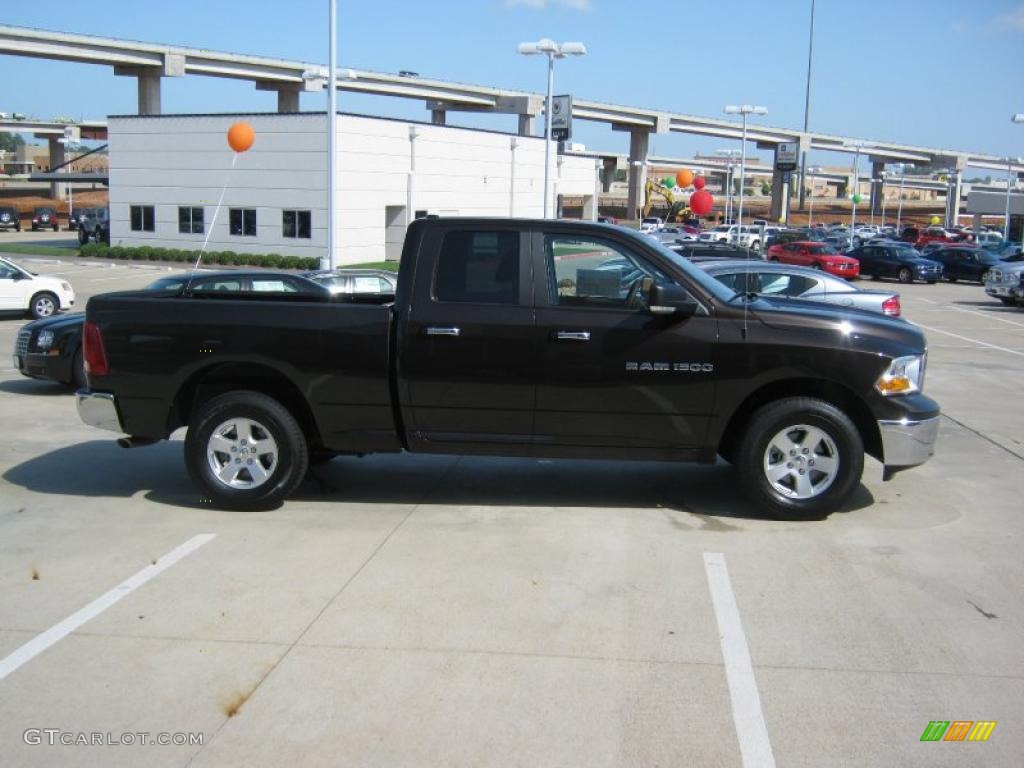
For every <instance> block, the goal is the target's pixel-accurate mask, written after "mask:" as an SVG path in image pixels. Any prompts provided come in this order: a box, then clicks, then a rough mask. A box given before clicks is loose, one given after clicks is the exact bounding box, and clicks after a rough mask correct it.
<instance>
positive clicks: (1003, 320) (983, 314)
mask: <svg viewBox="0 0 1024 768" xmlns="http://www.w3.org/2000/svg"><path fill="white" fill-rule="evenodd" d="M949 309H951V310H953V311H954V312H964V313H965V314H968V315H977V316H978V317H984V318H985V319H986V320H998V321H999V322H1000V323H1009V324H1010V325H1016V326H1017V327H1018V328H1024V323H1018V322H1017V321H1016V320H1007V319H1006V318H1005V317H999V315H998V314H996V313H995V312H978V311H977V310H975V309H964V308H962V307H949Z"/></svg>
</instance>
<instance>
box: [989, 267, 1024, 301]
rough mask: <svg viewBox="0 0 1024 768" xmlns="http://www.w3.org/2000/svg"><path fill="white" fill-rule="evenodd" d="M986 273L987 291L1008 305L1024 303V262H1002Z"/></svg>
mask: <svg viewBox="0 0 1024 768" xmlns="http://www.w3.org/2000/svg"><path fill="white" fill-rule="evenodd" d="M985 275H986V277H985V293H987V294H988V295H989V296H991V297H992V298H994V299H999V300H1000V301H1001V302H1003V304H1005V305H1007V306H1013V305H1014V304H1021V305H1024V282H1022V281H1024V262H1012V263H1007V262H1000V264H999V265H998V266H995V267H991V268H990V269H989V270H988V272H986V273H985Z"/></svg>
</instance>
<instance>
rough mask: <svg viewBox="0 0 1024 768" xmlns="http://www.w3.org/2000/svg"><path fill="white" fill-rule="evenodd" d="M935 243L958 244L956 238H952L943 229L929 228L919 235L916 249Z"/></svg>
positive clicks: (915, 243) (915, 242) (915, 245)
mask: <svg viewBox="0 0 1024 768" xmlns="http://www.w3.org/2000/svg"><path fill="white" fill-rule="evenodd" d="M935 242H939V243H952V242H956V238H954V237H950V236H949V234H948V233H947V232H946V230H944V229H943V228H942V227H928V229H926V230H924V232H922V233H921V234H919V235H918V237H917V240H915V241H914V247H915V248H923V247H924V246H926V245H928V243H935Z"/></svg>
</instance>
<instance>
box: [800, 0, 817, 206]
mask: <svg viewBox="0 0 1024 768" xmlns="http://www.w3.org/2000/svg"><path fill="white" fill-rule="evenodd" d="M813 61H814V0H811V31H810V34H809V35H808V39H807V90H806V92H805V94H804V133H805V134H806V133H807V127H808V125H809V123H810V118H811V64H812V63H813ZM806 172H807V150H802V151H801V153H800V210H801V211H802V210H803V209H804V184H803V181H804V175H805V174H806Z"/></svg>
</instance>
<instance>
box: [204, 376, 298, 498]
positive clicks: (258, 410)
mask: <svg viewBox="0 0 1024 768" xmlns="http://www.w3.org/2000/svg"><path fill="white" fill-rule="evenodd" d="M236 419H241V420H246V421H249V422H251V423H252V424H254V425H255V427H259V430H256V429H255V428H253V429H252V431H251V432H250V433H249V434H250V436H251V437H253V438H257V437H258V439H259V441H260V442H264V441H266V439H267V438H268V437H269V438H270V439H271V440H272V441H273V444H274V445H275V452H274V456H273V462H272V463H270V466H267V465H266V464H264V460H265V459H266V456H265V455H264V454H260V455H258V456H255V457H254V458H248V459H242V458H236V461H235V464H237V465H239V467H238V470H237V471H236V475H235V477H234V478H233V480H232V481H231V482H234V483H238V484H239V485H236V486H232V485H229V484H228V483H227V482H225V481H223V480H221V479H220V478H219V477H218V476H217V475H216V474H215V472H214V466H216V465H218V464H222V465H223V466H224V467H228V466H230V465H231V461H230V455H231V454H228V453H226V452H219V451H216V449H215V447H214V445H211V438H213V437H214V431H215V430H218V429H221V430H222V431H221V434H222V435H224V434H228V435H230V434H231V432H230V428H229V431H227V432H225V431H224V430H223V427H225V425H226V424H228V422H231V421H232V420H236ZM243 423H244V422H243ZM234 434H235V438H234V439H236V440H237V441H238V442H239V444H240V445H243V446H244V445H246V440H244V439H240V438H241V435H240V433H239V431H237V430H236V431H235V433H234ZM222 439H225V438H222ZM230 440H231V439H226V441H227V442H230ZM250 445H251V443H250ZM208 448H209V449H210V454H212V456H211V455H208V451H207V449H208ZM254 460H255V461H257V462H259V463H260V466H261V467H263V472H264V473H265V479H263V480H261V481H258V484H256V485H254V486H252V487H244V486H245V484H246V483H257V476H256V475H254V474H251V473H250V472H249V470H248V469H247V468H246V467H245V466H244V465H243V464H241V462H243V461H244V462H246V463H249V464H252V462H253V461H254ZM268 463H269V462H268ZM185 464H186V466H187V467H188V473H189V475H190V476H191V477H192V481H193V482H194V483H195V484H196V486H198V488H199V491H200V493H201V494H202V495H203V498H204V499H209V500H211V501H212V502H213V503H214V505H215V506H217V507H220V508H221V509H237V510H266V509H274V508H276V507H278V506H280V504H281V502H283V501H284V500H285V499H286V498H287V497H288V496H289V495H291V493H292V492H294V491H295V489H296V488H298V486H299V483H301V482H302V478H303V477H305V475H306V471H307V469H308V468H309V451H308V448H307V445H306V436H305V434H303V431H302V428H301V427H300V426H299V423H298V422H297V421H296V420H295V417H294V416H292V414H291V413H290V412H289V411H288V409H287V408H285V407H284V406H283V405H281V403H279V402H278V401H277V400H274V399H273V398H271V397H268V396H266V395H264V394H261V393H259V392H250V391H247V390H238V391H235V392H227V393H225V394H223V395H220V396H218V397H215V398H213V399H212V400H209V401H208V402H206V403H204V404H203V405H202V406H200V407H199V409H198V410H197V411H196V412H195V413H194V414H193V416H192V419H191V420H190V422H189V427H188V432H187V433H186V435H185ZM268 469H269V472H268V471H267V470H268ZM247 478H248V479H247Z"/></svg>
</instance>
